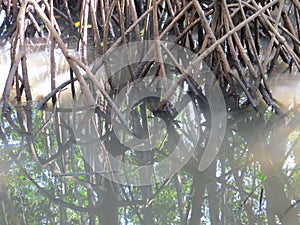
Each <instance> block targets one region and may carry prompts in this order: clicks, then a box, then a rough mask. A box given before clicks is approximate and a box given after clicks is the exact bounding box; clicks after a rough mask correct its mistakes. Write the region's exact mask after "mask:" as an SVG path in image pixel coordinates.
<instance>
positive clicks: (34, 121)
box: [0, 53, 300, 225]
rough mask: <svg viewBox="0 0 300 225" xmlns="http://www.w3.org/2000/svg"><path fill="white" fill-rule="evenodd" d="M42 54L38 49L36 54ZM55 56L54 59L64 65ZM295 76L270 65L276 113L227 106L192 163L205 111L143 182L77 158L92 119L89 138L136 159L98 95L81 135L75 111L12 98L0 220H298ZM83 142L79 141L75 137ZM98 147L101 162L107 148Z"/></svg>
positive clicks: (204, 133) (39, 70)
mask: <svg viewBox="0 0 300 225" xmlns="http://www.w3.org/2000/svg"><path fill="white" fill-rule="evenodd" d="M43 54H47V53H41V54H40V55H39V57H40V56H43ZM57 54H58V56H59V54H60V53H57ZM1 57H2V56H1ZM3 57H4V58H5V56H3ZM41 58H43V57H41ZM1 59H2V60H4V61H5V59H3V58H1ZM36 59H39V58H37V57H36V55H29V56H28V60H29V61H30V60H33V61H35V60H36ZM4 61H1V64H2V63H3V62H4ZM40 61H41V60H39V62H40ZM33 65H34V63H33ZM64 66H65V64H62V65H61V67H62V68H63V70H65V69H64ZM48 69H49V67H48V66H44V67H41V65H40V64H39V63H38V64H37V65H36V67H34V66H32V73H33V74H34V75H35V76H36V78H34V79H33V81H32V84H35V82H36V83H39V82H40V81H46V80H45V79H47V77H45V76H44V75H45V74H49V72H48ZM34 71H35V72H34ZM44 83H47V82H44ZM299 84H300V77H299V75H298V74H288V73H285V74H282V73H278V72H277V73H276V72H275V74H274V75H273V76H272V78H270V86H271V88H272V90H273V96H274V97H275V98H276V99H277V100H278V101H279V102H280V103H278V105H279V106H280V107H281V109H282V110H281V111H282V113H279V114H276V113H274V112H272V109H269V108H268V107H266V106H263V105H262V106H261V107H260V108H259V111H260V113H257V112H255V111H254V110H253V109H252V108H249V109H246V110H243V111H240V112H235V113H233V112H232V113H231V114H230V115H229V119H228V127H227V132H226V136H225V138H224V142H223V145H222V149H221V151H220V154H219V155H218V157H217V159H216V160H215V161H214V163H213V164H212V165H211V166H210V167H209V169H207V170H206V171H204V172H199V171H198V162H199V159H200V158H201V154H202V153H203V152H202V151H203V149H204V148H205V145H206V144H207V140H208V137H209V123H207V122H206V120H204V121H205V123H203V124H201V139H200V140H199V144H198V145H199V146H198V149H197V151H196V152H195V155H194V157H193V158H192V159H191V160H190V161H189V162H188V163H187V165H186V167H185V168H184V169H183V170H182V171H180V172H179V173H178V174H174V176H173V177H172V179H170V180H166V181H164V182H162V183H158V184H156V185H153V187H150V188H149V187H147V186H146V187H131V186H121V185H117V184H115V183H111V182H109V181H107V180H106V179H103V177H102V176H101V174H97V173H93V172H94V171H92V169H91V168H90V167H89V165H88V164H87V163H86V161H85V160H84V157H83V155H85V157H87V156H89V154H90V156H91V157H92V155H91V153H90V152H89V151H88V147H89V146H90V145H91V144H95V143H93V140H92V139H88V138H91V136H89V132H88V131H89V129H90V128H91V127H93V125H94V124H97V125H98V126H100V127H101V132H99V133H98V135H99V137H100V140H101V142H97V144H101V145H105V146H110V147H111V148H113V149H111V150H109V151H111V152H113V154H114V156H116V157H119V158H123V160H124V161H126V160H128V161H130V162H131V163H137V159H136V158H135V152H134V151H131V150H128V149H126V148H124V146H123V145H122V144H121V143H120V142H118V141H117V139H116V136H115V134H114V131H113V130H111V129H110V125H111V124H110V123H111V121H109V120H110V109H108V108H105V106H104V105H103V104H100V107H99V108H98V109H97V110H96V112H97V116H96V117H95V121H94V124H92V123H88V122H85V120H84V119H85V118H84V117H80V118H81V119H82V121H83V125H82V126H83V128H82V129H83V130H84V131H85V132H86V133H85V134H86V138H87V140H90V141H89V142H88V141H86V142H81V143H79V141H78V140H77V139H76V137H75V136H74V132H73V125H74V124H73V122H72V121H76V119H78V118H76V115H75V114H72V113H52V112H45V111H36V110H33V109H31V108H29V109H28V108H27V109H25V110H23V109H22V108H17V109H16V110H15V111H13V112H12V114H11V115H10V116H8V117H7V118H5V119H3V121H1V129H0V138H1V142H0V145H1V147H2V149H3V151H1V152H0V155H1V160H0V169H1V174H0V179H1V180H0V187H1V193H0V196H1V198H0V201H1V205H2V207H0V211H1V213H0V217H1V221H5V220H6V221H8V222H7V223H6V224H18V223H17V222H19V223H20V224H22V223H23V224H60V223H61V224H62V222H61V221H68V223H67V224H86V221H94V224H99V221H102V220H104V221H106V220H107V221H113V222H111V223H110V224H118V222H117V220H118V221H121V222H122V224H141V222H140V221H143V220H149V221H152V222H153V223H152V224H292V225H294V224H297V223H299V222H300V215H299V213H300V210H299V208H300V169H299V168H300V143H299V141H300V137H299V135H300V107H299V105H298V104H299V97H300V89H299ZM44 88H45V89H46V87H44V86H42V84H38V85H37V86H36V89H37V92H38V91H40V90H41V89H43V90H44ZM142 109H143V108H142V106H141V108H140V111H141V110H142ZM145 110H146V109H145ZM140 111H138V112H137V113H140ZM79 113H81V112H79ZM200 113H201V117H205V116H207V114H206V112H200ZM150 118H151V117H150V116H149V118H148V119H150ZM181 119H184V118H181ZM205 119H206V118H205ZM186 129H188V127H187V128H186ZM125 138H126V137H125ZM186 138H189V137H188V136H187V137H186ZM76 141H77V143H76ZM166 141H168V138H167V139H166ZM84 145H85V146H86V148H84V149H83V148H80V147H79V146H84ZM164 153H166V151H165V150H164V149H163V148H162V149H156V150H155V151H154V152H153V154H154V156H155V157H153V158H152V159H151V160H157V159H160V158H161V157H163V156H164V155H163V154H164ZM97 157H99V161H102V162H103V161H105V160H104V159H106V157H107V155H106V154H105V153H103V154H99V156H97ZM101 157H102V158H101ZM106 172H107V171H106ZM129 172H130V171H129ZM111 175H112V176H113V173H112V174H111ZM145 196H147V198H145ZM103 218H105V219H103ZM109 218H112V219H111V220H110V219H109ZM13 221H17V222H13ZM145 224H147V223H145Z"/></svg>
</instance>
